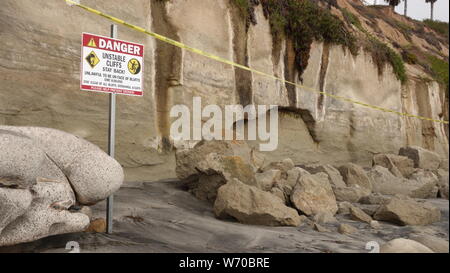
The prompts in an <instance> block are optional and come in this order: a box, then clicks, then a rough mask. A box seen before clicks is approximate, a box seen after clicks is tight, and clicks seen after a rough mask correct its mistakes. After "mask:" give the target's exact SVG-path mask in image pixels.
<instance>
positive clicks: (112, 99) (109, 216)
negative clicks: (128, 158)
mask: <svg viewBox="0 0 450 273" xmlns="http://www.w3.org/2000/svg"><path fill="white" fill-rule="evenodd" d="M111 38H113V39H116V38H117V25H114V24H112V25H111ZM115 139H116V94H115V93H110V94H109V133H108V154H109V156H110V157H112V158H114V150H115V149H114V148H115V146H114V145H115ZM113 208H114V195H111V196H109V197H108V199H107V200H106V232H107V233H108V234H111V233H112V232H113Z"/></svg>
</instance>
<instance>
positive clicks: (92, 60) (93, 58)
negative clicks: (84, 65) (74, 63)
mask: <svg viewBox="0 0 450 273" xmlns="http://www.w3.org/2000/svg"><path fill="white" fill-rule="evenodd" d="M86 61H87V62H88V64H89V65H90V66H91V67H92V68H94V67H95V66H96V65H98V63H99V62H100V59H99V58H98V57H97V54H95V52H94V51H92V52H91V53H89V55H87V56H86Z"/></svg>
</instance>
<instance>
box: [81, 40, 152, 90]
mask: <svg viewBox="0 0 450 273" xmlns="http://www.w3.org/2000/svg"><path fill="white" fill-rule="evenodd" d="M82 54H83V55H82V57H81V84H80V85H81V89H82V90H86V91H97V92H106V93H116V94H123V95H131V96H142V95H143V83H144V82H143V77H142V75H143V70H144V46H143V45H140V44H135V43H130V42H126V41H121V40H117V39H111V38H107V37H103V36H98V35H94V34H89V33H83V37H82Z"/></svg>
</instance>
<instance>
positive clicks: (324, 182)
mask: <svg viewBox="0 0 450 273" xmlns="http://www.w3.org/2000/svg"><path fill="white" fill-rule="evenodd" d="M290 199H291V202H292V204H293V206H294V207H295V208H297V209H298V210H299V211H301V212H302V213H304V214H306V215H308V216H309V215H315V214H318V213H320V212H330V213H331V214H332V215H334V214H336V212H337V211H338V206H337V202H336V197H335V195H334V192H333V189H332V187H331V184H330V182H329V180H328V177H327V174H325V173H318V174H315V175H302V176H301V177H300V179H299V180H298V182H297V184H296V185H295V187H294V189H293V191H292V194H291V197H290Z"/></svg>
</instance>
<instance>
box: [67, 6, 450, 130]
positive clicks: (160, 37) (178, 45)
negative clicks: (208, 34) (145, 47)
mask: <svg viewBox="0 0 450 273" xmlns="http://www.w3.org/2000/svg"><path fill="white" fill-rule="evenodd" d="M65 1H66V3H67V4H69V5H71V6H77V7H79V8H82V9H84V10H86V11H88V12H91V13H94V14H97V15H99V16H101V17H104V18H106V19H108V20H111V21H113V22H115V23H117V24H121V25H124V26H126V27H128V28H131V29H134V30H137V31H139V32H142V33H145V34H147V35H150V36H152V37H154V38H156V39H158V40H161V41H163V42H166V43H168V44H171V45H173V46H176V47H179V48H182V49H186V50H188V51H191V52H193V53H196V54H198V55H201V56H204V57H207V58H209V59H212V60H216V61H218V62H221V63H224V64H228V65H231V66H234V67H237V68H240V69H243V70H247V71H250V72H252V73H255V74H259V75H262V76H265V77H268V78H271V79H274V80H278V81H281V82H284V83H287V84H290V85H293V86H296V87H299V88H301V89H304V90H307V91H310V92H314V93H317V94H321V95H325V96H327V97H330V98H334V99H336V100H341V101H346V102H350V103H354V104H357V105H361V106H364V107H368V108H371V109H375V110H379V111H383V112H386V113H393V114H397V115H400V116H404V117H409V118H417V119H421V120H428V121H433V122H439V123H443V124H448V123H449V122H448V121H445V120H438V119H432V118H427V117H422V116H418V115H413V114H408V113H403V112H399V111H395V110H392V109H388V108H383V107H379V106H375V105H370V104H367V103H364V102H360V101H357V100H353V99H349V98H345V97H341V96H337V95H333V94H330V93H327V92H323V91H319V90H315V89H313V88H310V87H307V86H304V85H301V84H298V83H295V82H291V81H287V80H285V79H282V78H279V77H276V76H274V75H271V74H267V73H265V72H261V71H258V70H255V69H253V68H250V67H248V66H245V65H241V64H238V63H235V62H233V61H230V60H227V59H224V58H221V57H219V56H216V55H213V54H211V53H208V52H205V51H202V50H200V49H197V48H193V47H190V46H188V45H185V44H183V43H181V42H178V41H175V40H172V39H170V38H167V37H165V36H162V35H160V34H157V33H154V32H151V31H149V30H146V29H144V28H142V27H138V26H135V25H132V24H130V23H127V22H125V21H123V20H121V19H118V18H116V17H113V16H111V15H108V14H105V13H103V12H101V11H98V10H96V9H93V8H90V7H88V6H85V5H82V4H79V3H78V1H72V0H65Z"/></svg>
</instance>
